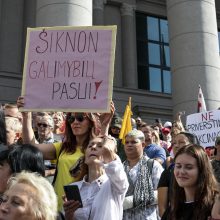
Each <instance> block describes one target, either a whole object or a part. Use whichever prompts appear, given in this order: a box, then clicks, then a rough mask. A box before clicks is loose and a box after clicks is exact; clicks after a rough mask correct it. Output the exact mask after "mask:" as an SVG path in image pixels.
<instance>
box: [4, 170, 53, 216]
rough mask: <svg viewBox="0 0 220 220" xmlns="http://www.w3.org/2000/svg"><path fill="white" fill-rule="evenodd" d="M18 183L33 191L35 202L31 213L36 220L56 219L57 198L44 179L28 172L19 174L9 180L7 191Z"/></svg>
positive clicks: (51, 187)
mask: <svg viewBox="0 0 220 220" xmlns="http://www.w3.org/2000/svg"><path fill="white" fill-rule="evenodd" d="M18 183H23V184H26V185H28V186H31V187H33V188H34V189H35V191H36V193H35V196H36V198H35V200H34V201H35V202H34V204H33V206H32V207H31V208H32V211H33V213H34V215H35V216H36V217H37V219H44V220H55V219H56V217H57V197H56V194H55V192H54V189H53V186H52V185H51V184H50V183H49V181H47V180H46V179H45V178H44V177H42V176H40V175H38V174H36V173H30V172H25V171H23V172H21V173H18V174H17V175H16V176H14V177H11V178H10V179H9V185H8V190H10V188H11V187H12V186H14V185H16V184H18Z"/></svg>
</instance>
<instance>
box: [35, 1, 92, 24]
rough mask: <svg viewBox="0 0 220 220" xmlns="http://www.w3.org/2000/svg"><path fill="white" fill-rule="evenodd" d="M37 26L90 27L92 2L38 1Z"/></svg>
mask: <svg viewBox="0 0 220 220" xmlns="http://www.w3.org/2000/svg"><path fill="white" fill-rule="evenodd" d="M36 23H37V26H38V27H40V26H90V25H92V1H91V0H83V1H82V0H37V14H36Z"/></svg>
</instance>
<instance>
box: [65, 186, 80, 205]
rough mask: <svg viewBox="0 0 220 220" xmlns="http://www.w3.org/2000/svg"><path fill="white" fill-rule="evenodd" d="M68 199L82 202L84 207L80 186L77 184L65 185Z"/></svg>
mask: <svg viewBox="0 0 220 220" xmlns="http://www.w3.org/2000/svg"><path fill="white" fill-rule="evenodd" d="M63 188H64V191H65V194H66V198H67V200H75V201H79V202H80V203H81V205H80V208H82V207H83V205H82V199H81V196H80V192H79V188H78V186H76V185H66V186H64V187H63Z"/></svg>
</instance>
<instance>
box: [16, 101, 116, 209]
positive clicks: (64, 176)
mask: <svg viewBox="0 0 220 220" xmlns="http://www.w3.org/2000/svg"><path fill="white" fill-rule="evenodd" d="M17 105H18V107H23V106H24V98H23V97H19V98H18V100H17ZM114 111H115V108H114V105H113V103H112V105H111V113H106V114H102V115H99V114H92V113H68V114H67V116H66V122H65V124H66V127H65V134H64V141H63V142H62V143H50V144H36V143H35V137H34V133H33V129H32V124H31V113H30V112H23V113H22V114H23V140H24V142H25V143H32V144H35V146H36V147H37V148H38V149H39V150H40V151H41V152H42V153H43V155H44V159H45V160H54V159H57V172H56V174H55V178H54V182H53V183H54V189H55V192H56V194H57V196H58V209H59V210H61V208H62V205H63V202H62V195H64V190H63V186H64V185H67V184H69V183H72V182H75V181H78V180H79V179H80V177H76V176H75V175H74V176H71V174H70V173H71V172H70V168H71V167H72V166H73V165H74V164H76V162H77V161H78V160H79V159H80V158H81V157H82V156H83V155H84V150H85V149H86V147H87V145H88V143H89V141H90V139H91V138H93V137H94V136H96V135H98V134H100V133H101V134H106V133H107V131H108V125H109V123H110V121H111V118H112V116H113V114H114Z"/></svg>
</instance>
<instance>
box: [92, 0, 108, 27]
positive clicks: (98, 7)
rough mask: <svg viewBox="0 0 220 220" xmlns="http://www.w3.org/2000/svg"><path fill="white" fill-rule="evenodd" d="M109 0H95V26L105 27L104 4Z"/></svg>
mask: <svg viewBox="0 0 220 220" xmlns="http://www.w3.org/2000/svg"><path fill="white" fill-rule="evenodd" d="M106 1H107V0H93V25H104V4H106Z"/></svg>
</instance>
